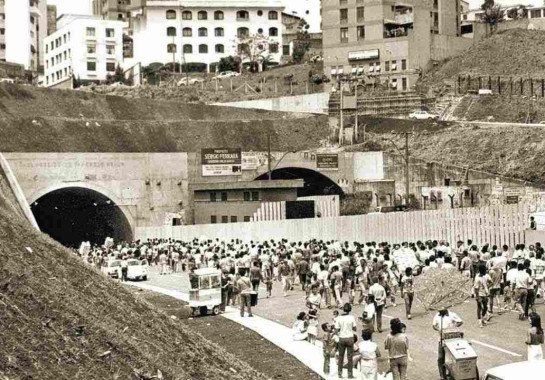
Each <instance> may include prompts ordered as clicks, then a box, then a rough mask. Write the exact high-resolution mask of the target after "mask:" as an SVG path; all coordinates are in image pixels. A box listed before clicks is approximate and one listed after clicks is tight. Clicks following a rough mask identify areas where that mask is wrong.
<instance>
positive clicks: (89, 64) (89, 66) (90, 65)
mask: <svg viewBox="0 0 545 380" xmlns="http://www.w3.org/2000/svg"><path fill="white" fill-rule="evenodd" d="M87 71H97V63H96V62H95V61H87Z"/></svg>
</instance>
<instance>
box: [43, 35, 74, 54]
mask: <svg viewBox="0 0 545 380" xmlns="http://www.w3.org/2000/svg"><path fill="white" fill-rule="evenodd" d="M68 41H70V32H68V33H65V34H64V35H63V36H62V37H58V38H55V40H53V41H51V43H50V44H45V52H46V53H48V52H49V50H51V51H53V50H54V49H56V48H58V47H60V46H61V45H62V44H65V43H67V42H68Z"/></svg>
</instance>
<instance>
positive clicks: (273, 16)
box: [269, 11, 278, 20]
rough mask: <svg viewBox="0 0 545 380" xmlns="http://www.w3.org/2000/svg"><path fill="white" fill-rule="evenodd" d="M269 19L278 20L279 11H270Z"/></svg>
mask: <svg viewBox="0 0 545 380" xmlns="http://www.w3.org/2000/svg"><path fill="white" fill-rule="evenodd" d="M269 20H278V12H277V11H269Z"/></svg>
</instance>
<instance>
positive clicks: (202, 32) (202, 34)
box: [199, 28, 208, 37]
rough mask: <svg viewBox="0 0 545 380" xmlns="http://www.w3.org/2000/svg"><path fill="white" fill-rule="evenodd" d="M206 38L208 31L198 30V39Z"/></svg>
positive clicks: (204, 29)
mask: <svg viewBox="0 0 545 380" xmlns="http://www.w3.org/2000/svg"><path fill="white" fill-rule="evenodd" d="M207 36H208V29H206V28H199V37H207Z"/></svg>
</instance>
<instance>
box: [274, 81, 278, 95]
mask: <svg viewBox="0 0 545 380" xmlns="http://www.w3.org/2000/svg"><path fill="white" fill-rule="evenodd" d="M277 92H278V87H277V84H276V79H275V80H274V93H275V94H276V93H277Z"/></svg>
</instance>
